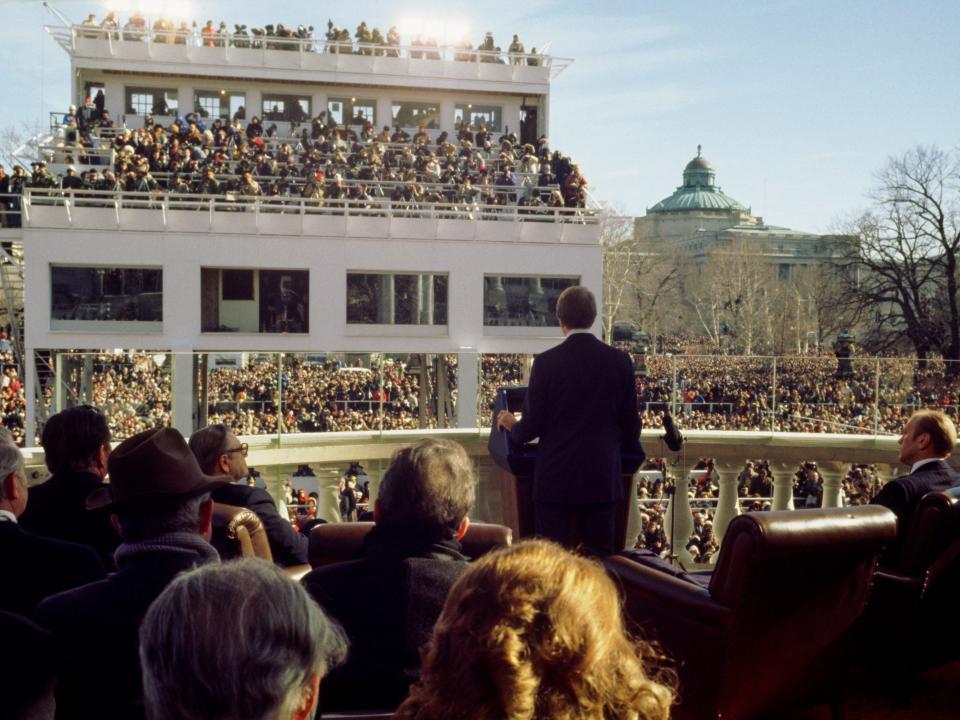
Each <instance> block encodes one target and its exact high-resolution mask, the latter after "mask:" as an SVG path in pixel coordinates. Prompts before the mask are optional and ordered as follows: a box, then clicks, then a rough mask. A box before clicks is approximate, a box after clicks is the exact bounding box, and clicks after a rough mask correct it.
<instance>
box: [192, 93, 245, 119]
mask: <svg viewBox="0 0 960 720" xmlns="http://www.w3.org/2000/svg"><path fill="white" fill-rule="evenodd" d="M244 102H246V98H245V97H244V95H243V93H235V92H230V91H227V90H220V91H217V90H198V91H197V92H196V94H195V95H194V108H193V109H194V111H195V112H197V113H199V114H200V117H204V118H214V119H216V118H220V119H221V120H229V119H230V118H232V117H233V116H234V114H235V113H236V112H237V110H239V109H240V108H242V107H243V104H244Z"/></svg>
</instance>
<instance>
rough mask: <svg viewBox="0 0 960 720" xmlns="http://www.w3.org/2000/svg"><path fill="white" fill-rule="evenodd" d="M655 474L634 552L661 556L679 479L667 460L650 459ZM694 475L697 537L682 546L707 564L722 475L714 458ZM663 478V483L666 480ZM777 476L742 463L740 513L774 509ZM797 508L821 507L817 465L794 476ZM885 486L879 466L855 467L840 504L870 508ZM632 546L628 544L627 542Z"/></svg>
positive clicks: (642, 501) (644, 483)
mask: <svg viewBox="0 0 960 720" xmlns="http://www.w3.org/2000/svg"><path fill="white" fill-rule="evenodd" d="M644 469H646V470H656V471H659V472H660V473H661V475H660V478H654V479H651V478H650V477H647V476H639V477H638V480H637V500H638V503H639V506H640V523H641V530H640V533H639V535H638V536H637V538H636V544H635V547H636V548H640V549H647V550H650V551H652V552H655V553H657V554H660V553H663V552H665V551H667V550H668V549H669V547H670V540H669V539H668V538H667V536H666V530H665V527H666V513H667V509H668V503H669V499H670V498H669V495H670V491H671V490H672V488H673V486H674V484H675V483H676V477H675V475H673V473H672V472H671V469H670V466H669V464H668V463H667V461H666V459H665V458H650V459H648V460H647V463H646V465H645V466H644ZM692 469H693V470H704V471H706V472H704V473H697V474H696V475H695V479H692V480H691V482H690V483H689V489H688V494H689V499H690V506H691V512H692V514H693V532H692V533H691V536H690V537H689V538H687V539H686V540H681V541H679V542H683V543H684V546H685V548H686V549H687V551H688V552H690V554H691V556H692V557H693V558H694V560H695V562H698V563H708V562H710V559H711V558H712V556H713V555H714V554H715V553H716V551H717V542H716V538H715V537H714V535H713V520H714V516H715V515H716V501H717V500H718V498H719V496H720V486H719V480H720V475H719V470H718V469H717V468H716V466H715V461H714V460H713V459H712V458H699V459H698V460H697V462H696V463H695V464H694V465H693V468H692ZM663 478H665V480H664V479H663ZM774 480H775V478H774V474H773V471H772V469H771V467H770V461H769V460H765V459H751V460H746V461H745V462H744V466H743V469H742V470H741V471H740V472H739V473H738V475H737V497H738V502H739V504H740V509H741V511H742V512H758V511H764V510H770V509H771V506H772V505H771V501H772V498H773V484H774ZM790 480H791V487H792V494H793V498H794V507H796V508H806V507H820V506H821V504H822V502H823V474H822V472H821V470H820V469H819V467H818V465H817V462H816V461H814V460H807V461H804V462H802V463H800V465H799V466H798V467H797V469H796V471H794V473H793V474H792V475H791V478H790ZM882 487H883V481H882V479H881V477H880V473H879V471H878V469H877V466H876V465H867V464H863V463H854V464H852V465H850V467H849V468H848V469H847V470H846V472H845V473H844V476H843V478H842V480H841V485H840V502H841V504H842V505H844V506H849V505H867V504H869V503H870V501H871V500H873V498H874V497H876V495H877V494H878V493H879V492H880V489H881V488H882ZM628 543H629V539H628Z"/></svg>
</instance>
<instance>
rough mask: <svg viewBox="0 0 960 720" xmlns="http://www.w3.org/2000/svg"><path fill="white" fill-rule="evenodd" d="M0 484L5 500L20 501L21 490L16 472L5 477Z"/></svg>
mask: <svg viewBox="0 0 960 720" xmlns="http://www.w3.org/2000/svg"><path fill="white" fill-rule="evenodd" d="M0 484H2V486H3V497H5V498H6V499H7V500H19V499H20V494H21V489H20V482H19V480H18V479H17V473H16V471H14V472H12V473H10V474H9V475H7V476H6V477H5V478H4V479H3V481H2V483H0Z"/></svg>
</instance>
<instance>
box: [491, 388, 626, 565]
mask: <svg viewBox="0 0 960 720" xmlns="http://www.w3.org/2000/svg"><path fill="white" fill-rule="evenodd" d="M526 393H527V387H526V386H525V385H507V386H504V387H501V388H498V390H497V395H496V398H495V400H494V404H493V421H492V423H491V430H490V439H489V440H488V441H487V449H488V450H489V451H490V457H491V458H492V459H493V462H494V464H495V465H496V466H497V482H498V484H499V485H500V503H501V507H502V511H503V524H504V525H506V526H507V527H509V528H510V529H511V530H513V537H514V538H515V539H519V538H527V537H532V536H533V534H534V531H533V530H534V507H533V470H534V468H535V467H536V463H537V443H536V441H534V442H531V443H526V444H524V445H518V444H517V443H515V442H513V441H512V440H511V439H510V433H509V432H507V431H506V430H500V429H498V428H497V414H498V413H499V412H500V411H501V410H509V411H510V412H512V413H513V414H515V415H519V413H520V411H521V410H522V408H523V399H524V397H525V396H526ZM620 462H621V466H622V470H623V498H624V501H623V504H622V507H621V508H620V512H618V513H617V528H616V536H615V537H616V540H617V542H618V543H619V545H618V547H624V543H625V541H626V537H627V513H628V510H629V507H630V506H629V502H636V496H635V491H634V490H633V487H634V486H633V474H634V473H635V472H636V471H637V469H638V468H639V467H640V464H641V463H642V462H643V456H642V455H638V454H636V453H629V452H623V453H621V456H620ZM631 495H632V497H631Z"/></svg>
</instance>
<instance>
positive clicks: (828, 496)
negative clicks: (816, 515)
mask: <svg viewBox="0 0 960 720" xmlns="http://www.w3.org/2000/svg"><path fill="white" fill-rule="evenodd" d="M821 507H825V508H833V507H843V495H842V493H841V492H840V477H839V476H838V475H835V474H833V473H830V475H829V477H827V476H825V477H824V478H823V502H822V503H821Z"/></svg>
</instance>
